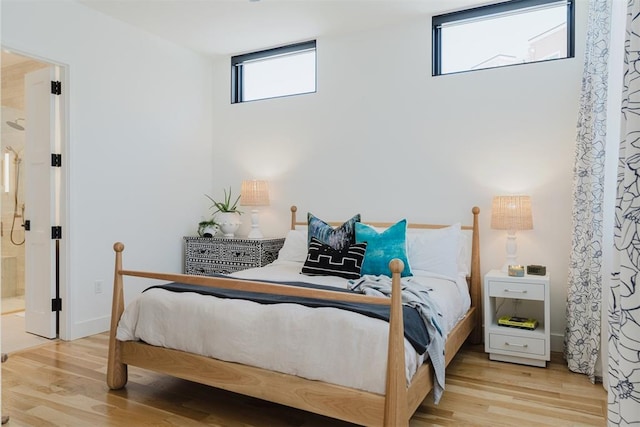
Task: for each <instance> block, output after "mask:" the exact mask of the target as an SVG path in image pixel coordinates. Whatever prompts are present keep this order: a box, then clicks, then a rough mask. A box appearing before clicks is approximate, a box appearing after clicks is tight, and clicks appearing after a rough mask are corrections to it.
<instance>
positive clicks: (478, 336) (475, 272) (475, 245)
mask: <svg viewBox="0 0 640 427" xmlns="http://www.w3.org/2000/svg"><path fill="white" fill-rule="evenodd" d="M471 212H473V236H472V240H471V290H470V293H471V303H472V305H473V306H474V307H475V308H476V311H475V317H476V319H475V323H476V327H475V328H474V329H473V331H471V334H470V335H469V341H470V342H471V343H472V344H480V343H481V342H482V322H483V316H482V272H481V271H480V232H479V229H478V228H479V227H478V215H479V214H480V208H479V207H477V206H474V207H473V209H472V210H471Z"/></svg>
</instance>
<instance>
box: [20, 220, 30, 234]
mask: <svg viewBox="0 0 640 427" xmlns="http://www.w3.org/2000/svg"><path fill="white" fill-rule="evenodd" d="M22 226H23V227H24V231H29V230H31V220H26V221H25V222H24V224H22Z"/></svg>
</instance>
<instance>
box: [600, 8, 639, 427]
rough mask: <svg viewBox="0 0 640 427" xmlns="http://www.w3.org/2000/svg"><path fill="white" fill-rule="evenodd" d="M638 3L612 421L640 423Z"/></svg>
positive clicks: (628, 101) (619, 206) (631, 44)
mask: <svg viewBox="0 0 640 427" xmlns="http://www.w3.org/2000/svg"><path fill="white" fill-rule="evenodd" d="M639 14H640V2H639V1H638V0H629V1H628V2H627V23H626V40H625V52H624V81H623V92H622V123H621V132H620V135H621V141H620V151H619V163H618V189H617V195H616V224H615V246H616V249H617V251H616V253H615V254H616V255H617V258H618V261H619V262H616V264H617V266H618V267H619V271H618V272H617V273H614V279H613V280H612V284H611V289H610V293H609V307H608V318H609V414H608V419H609V425H612V426H613V425H617V426H629V425H635V426H637V425H640V289H639V288H638V286H637V285H638V284H640V282H639V279H640V35H639V34H640V17H638V15H639Z"/></svg>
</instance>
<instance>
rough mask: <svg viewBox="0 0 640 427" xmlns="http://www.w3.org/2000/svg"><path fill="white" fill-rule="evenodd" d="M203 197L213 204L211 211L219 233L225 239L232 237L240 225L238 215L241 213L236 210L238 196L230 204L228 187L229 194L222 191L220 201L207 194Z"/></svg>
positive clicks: (230, 198)
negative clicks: (222, 196) (220, 232)
mask: <svg viewBox="0 0 640 427" xmlns="http://www.w3.org/2000/svg"><path fill="white" fill-rule="evenodd" d="M205 196H207V198H208V199H209V200H211V201H212V202H213V205H211V209H214V211H213V214H214V216H215V220H216V223H217V224H218V225H219V226H220V231H222V233H223V234H224V236H225V237H233V235H234V234H235V232H236V231H237V230H238V228H239V227H240V224H241V222H240V214H242V212H241V211H240V210H239V209H238V202H239V201H240V196H238V197H237V198H236V199H235V201H234V202H232V197H231V187H229V192H227V190H226V189H225V190H224V199H222V201H217V200H215V199H214V198H213V197H211V196H209V195H208V194H205Z"/></svg>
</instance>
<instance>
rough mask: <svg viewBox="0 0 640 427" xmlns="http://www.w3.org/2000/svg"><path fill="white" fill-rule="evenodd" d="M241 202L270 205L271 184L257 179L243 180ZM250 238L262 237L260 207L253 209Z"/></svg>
mask: <svg viewBox="0 0 640 427" xmlns="http://www.w3.org/2000/svg"><path fill="white" fill-rule="evenodd" d="M240 204H241V205H243V206H269V184H268V183H267V181H260V180H256V179H251V180H244V181H242V188H241V190H240ZM247 237H249V239H261V238H263V237H264V236H263V235H262V231H260V224H259V218H258V209H252V210H251V231H250V232H249V235H248V236H247Z"/></svg>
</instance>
